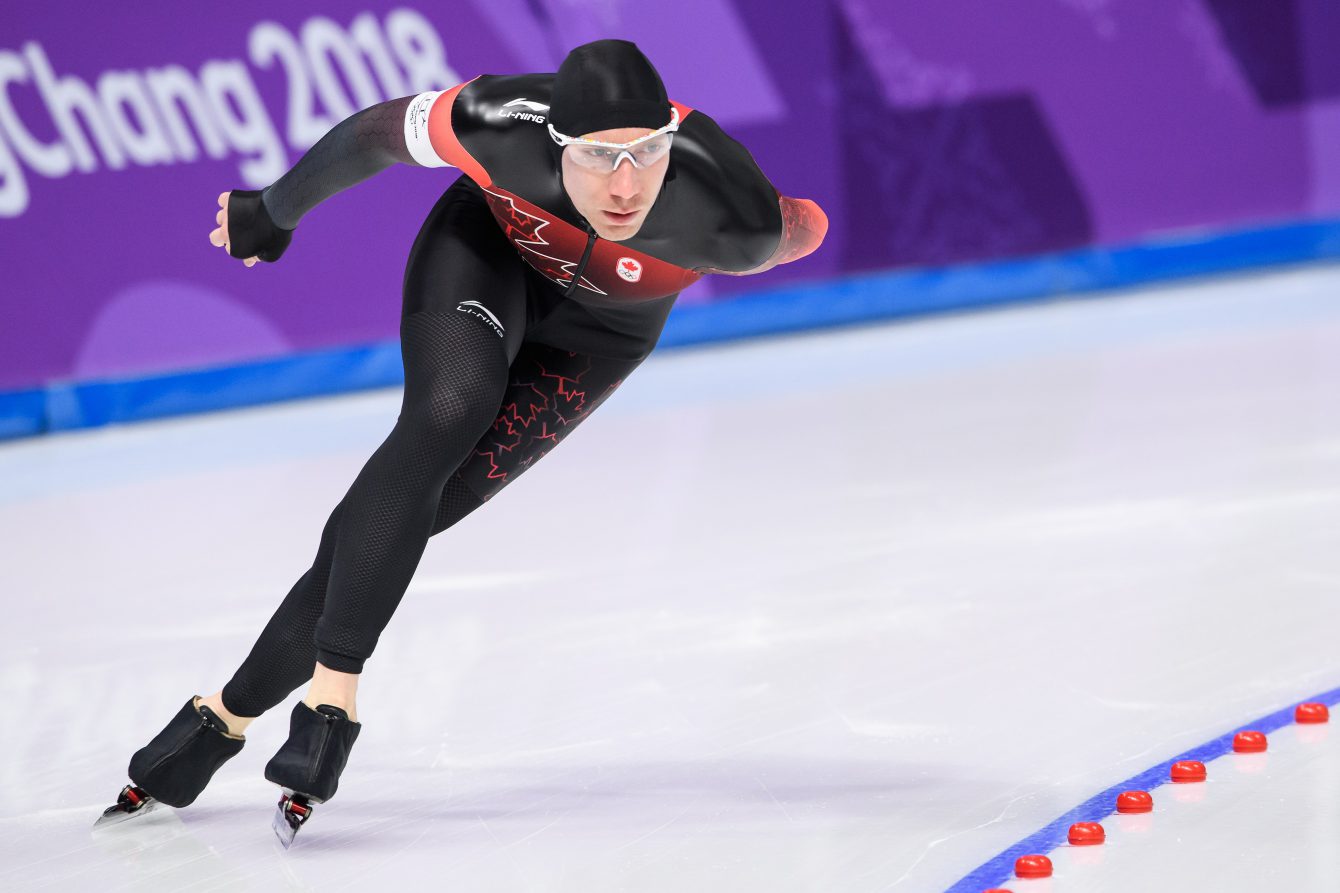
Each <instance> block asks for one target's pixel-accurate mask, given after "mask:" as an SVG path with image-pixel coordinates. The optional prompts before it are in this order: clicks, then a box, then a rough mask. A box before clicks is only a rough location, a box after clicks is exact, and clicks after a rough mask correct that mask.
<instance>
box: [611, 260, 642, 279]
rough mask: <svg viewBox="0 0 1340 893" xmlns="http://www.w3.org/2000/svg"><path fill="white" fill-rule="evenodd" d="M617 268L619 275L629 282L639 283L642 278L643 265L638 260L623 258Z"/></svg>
mask: <svg viewBox="0 0 1340 893" xmlns="http://www.w3.org/2000/svg"><path fill="white" fill-rule="evenodd" d="M615 268H616V269H617V270H618V271H619V275H620V276H622V277H623V278H624V279H627V280H628V281H629V282H637V281H638V280H639V279H641V278H642V264H641V263H640V262H638V260H637V259H636V258H632V257H621V258H619V262H618V264H617V265H616V266H615Z"/></svg>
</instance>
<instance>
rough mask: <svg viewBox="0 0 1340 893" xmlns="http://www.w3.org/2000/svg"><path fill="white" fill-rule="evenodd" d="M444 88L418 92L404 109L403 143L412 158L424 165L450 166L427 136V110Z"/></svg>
mask: <svg viewBox="0 0 1340 893" xmlns="http://www.w3.org/2000/svg"><path fill="white" fill-rule="evenodd" d="M444 92H446V91H445V90H436V91H433V92H430V93H420V94H419V95H418V96H416V97H414V100H413V101H412V102H411V103H410V104H409V108H407V109H405V145H406V146H407V147H408V148H409V154H410V155H411V156H413V158H414V160H415V161H417V162H418V163H419V164H421V165H423V166H424V167H451V165H450V164H448V163H447V162H446V161H443V160H442V156H440V155H438V154H437V152H436V151H435V150H434V149H433V143H432V140H430V139H429V138H428V112H429V111H430V110H431V109H432V107H433V103H435V102H437V98H438V97H439V96H441V95H442V94H443V93H444Z"/></svg>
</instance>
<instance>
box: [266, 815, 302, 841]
mask: <svg viewBox="0 0 1340 893" xmlns="http://www.w3.org/2000/svg"><path fill="white" fill-rule="evenodd" d="M270 827H271V828H273V829H274V832H275V837H278V838H279V843H280V845H281V846H283V847H284V849H288V848H289V847H291V846H293V838H295V837H297V836H298V829H297V828H294V827H293V826H292V825H290V824H289V823H288V819H287V818H285V816H284V808H283V807H282V806H280V807H276V808H275V814H274V819H273V820H272V821H271V822H270Z"/></svg>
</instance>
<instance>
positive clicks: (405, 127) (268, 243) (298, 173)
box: [210, 88, 459, 266]
mask: <svg viewBox="0 0 1340 893" xmlns="http://www.w3.org/2000/svg"><path fill="white" fill-rule="evenodd" d="M456 89H459V88H456ZM456 89H453V90H448V91H445V92H435V93H423V94H420V95H418V96H405V97H401V98H400V99H392V100H390V101H388V102H383V103H379V104H377V105H374V106H371V107H369V108H366V109H363V110H362V111H361V112H357V113H355V114H353V115H350V116H349V117H348V118H346V119H344V120H343V121H341V122H340V123H339V124H337V125H335V126H334V127H333V128H331V129H330V131H329V132H328V133H327V134H326V135H325V136H323V137H321V139H320V140H318V141H317V143H316V145H314V146H313V147H312V148H311V149H309V150H308V151H307V153H306V154H305V155H303V156H302V158H301V159H299V160H298V163H297V164H295V165H294V166H293V167H292V168H291V169H290V170H289V171H288V173H286V174H284V175H283V176H282V177H280V178H279V179H278V180H276V181H275V182H274V183H273V184H271V185H270V186H268V187H266V188H265V189H263V190H255V191H251V190H243V189H235V190H233V191H232V192H231V193H226V194H225V196H221V197H220V200H219V207H220V209H221V211H220V215H219V218H218V222H219V228H218V229H216V230H215V231H214V232H212V233H210V241H212V242H213V243H214V244H215V245H219V246H223V247H225V248H226V249H227V250H228V253H229V254H231V255H232V256H233V257H237V258H245V259H247V260H248V261H249V263H248V264H247V265H248V266H251V264H252V263H254V262H255V261H254V260H253V258H259V259H260V260H265V261H276V260H278V259H279V257H280V256H281V255H282V254H283V253H284V249H286V248H287V247H288V243H289V241H290V240H291V239H292V237H293V235H292V234H293V230H294V228H295V227H297V225H298V222H299V221H300V220H302V218H303V216H304V215H305V214H306V213H307V212H308V211H310V210H312V209H313V208H315V207H316V206H317V205H319V204H320V203H321V202H323V201H325V200H326V199H328V198H330V197H331V196H333V195H335V194H336V193H337V192H342V191H343V190H345V189H348V188H349V187H350V186H353V185H355V184H357V183H361V182H362V181H364V180H366V179H368V178H369V177H371V176H372V175H373V174H376V173H379V172H381V171H383V170H385V169H386V168H388V167H390V166H391V165H393V164H396V163H400V164H413V165H428V166H446V165H450V164H451V162H452V159H450V158H443V157H441V154H440V153H438V152H435V151H433V148H432V144H431V143H430V142H429V141H428V139H427V127H428V119H429V113H430V111H431V112H432V115H433V117H434V124H435V127H436V128H438V129H440V128H441V127H442V126H443V122H444V121H445V122H446V123H445V126H446V127H447V128H448V129H449V128H450V123H449V120H450V115H451V101H452V100H453V99H454V98H455V93H456Z"/></svg>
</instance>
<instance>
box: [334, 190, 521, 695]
mask: <svg viewBox="0 0 1340 893" xmlns="http://www.w3.org/2000/svg"><path fill="white" fill-rule="evenodd" d="M524 269H525V267H524V264H523V263H522V261H521V260H520V258H519V257H518V256H517V253H516V251H515V249H513V248H512V247H511V244H510V243H509V242H508V241H507V237H506V236H505V235H503V233H502V231H501V230H500V229H499V228H498V225H497V223H496V222H495V221H494V220H493V216H492V212H491V211H489V209H488V204H487V202H485V201H484V199H483V196H482V193H481V192H480V190H479V189H478V187H476V186H474V185H473V184H472V183H471V182H470V181H469V180H466V179H465V178H462V180H460V181H458V182H457V184H456V185H454V186H452V188H451V189H449V190H448V191H447V193H446V194H445V195H444V196H443V198H442V200H440V201H439V202H438V204H437V205H436V206H435V207H434V209H433V211H432V213H431V214H429V217H428V220H427V221H426V222H425V223H424V225H423V228H422V229H421V230H420V232H419V236H418V238H417V239H416V240H415V243H414V247H413V249H412V250H411V252H410V257H409V262H408V264H407V266H406V268H405V281H404V300H403V307H402V321H401V353H402V355H403V359H404V365H405V398H404V403H403V405H402V407H401V412H400V418H399V419H398V420H397V421H396V425H395V428H394V429H393V430H392V432H391V435H390V436H389V437H388V438H387V439H386V442H385V443H383V444H382V445H381V447H379V448H378V450H377V452H376V453H374V454H373V456H372V458H371V459H369V460H368V463H367V465H365V466H364V467H363V470H362V471H361V472H360V473H359V475H358V478H357V479H356V480H355V481H354V484H353V486H352V487H351V488H350V489H349V493H348V494H347V495H346V496H345V499H344V508H343V512H342V517H341V520H340V525H339V529H338V530H337V531H336V534H335V552H334V557H333V560H332V563H331V568H330V579H329V581H328V582H327V588H326V603H325V607H324V609H323V611H322V614H321V619H320V620H319V621H318V622H317V626H316V645H317V654H316V660H317V661H318V662H319V663H321V664H322V665H324V666H325V667H327V668H328V669H331V670H335V671H338V672H341V673H352V674H356V673H359V672H361V671H362V668H363V661H364V660H366V659H367V657H368V656H370V655H371V654H372V651H373V649H374V648H375V647H376V644H377V640H378V638H379V637H380V635H381V631H382V629H384V628H385V626H386V624H387V622H388V621H389V620H390V619H391V615H392V614H393V613H394V611H395V609H396V607H397V606H398V605H399V603H400V599H401V597H402V596H403V595H404V592H405V589H406V587H407V586H408V585H409V582H410V579H411V578H412V577H413V575H414V571H415V569H416V568H417V567H418V563H419V559H420V558H421V557H422V555H423V550H424V547H425V546H426V545H427V542H428V537H429V536H430V535H431V534H432V533H433V530H434V528H435V526H436V523H437V520H438V509H439V506H440V503H441V500H442V495H443V492H444V490H445V489H446V486H447V481H448V479H449V478H450V477H451V475H452V474H453V472H455V471H456V469H457V468H458V467H459V466H460V464H461V463H462V462H463V461H464V460H465V458H466V456H468V455H469V453H470V450H471V448H472V447H473V446H474V444H475V442H476V441H478V440H479V438H480V437H481V436H482V435H483V433H484V432H485V430H487V429H488V427H489V425H490V424H492V422H493V419H494V418H495V417H496V415H497V412H498V407H499V405H500V404H501V402H502V397H503V393H504V391H505V389H506V387H507V381H508V367H509V365H510V363H511V360H512V358H513V357H514V356H515V355H516V351H517V349H518V348H519V347H520V344H521V339H522V337H523V335H524V333H525V329H526V324H527V280H526V276H525V273H524ZM334 706H344V705H334ZM350 706H351V705H350ZM346 709H348V707H346Z"/></svg>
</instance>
